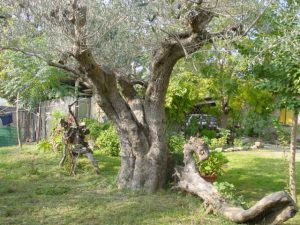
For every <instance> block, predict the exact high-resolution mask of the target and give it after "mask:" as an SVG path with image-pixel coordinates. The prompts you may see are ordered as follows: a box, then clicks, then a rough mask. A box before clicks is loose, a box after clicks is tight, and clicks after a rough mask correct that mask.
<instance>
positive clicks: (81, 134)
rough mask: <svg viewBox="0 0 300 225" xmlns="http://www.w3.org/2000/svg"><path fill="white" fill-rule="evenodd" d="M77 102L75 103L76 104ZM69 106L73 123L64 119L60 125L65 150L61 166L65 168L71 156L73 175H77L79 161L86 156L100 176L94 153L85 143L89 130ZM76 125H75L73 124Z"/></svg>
mask: <svg viewBox="0 0 300 225" xmlns="http://www.w3.org/2000/svg"><path fill="white" fill-rule="evenodd" d="M75 103H76V101H75V102H74V103H73V104H75ZM73 104H71V105H69V113H70V116H71V118H72V120H71V122H70V121H66V120H64V119H61V121H60V125H61V126H62V127H63V129H64V135H63V139H64V150H63V156H62V159H61V160H60V163H59V165H60V166H63V165H64V163H65V161H66V159H67V156H69V158H70V161H71V171H70V172H71V174H73V175H75V173H76V167H77V160H78V158H79V157H80V156H81V155H85V156H86V157H87V158H88V159H89V161H90V162H91V164H92V165H93V167H94V168H95V171H96V173H97V174H100V169H99V167H98V162H97V160H96V159H95V158H94V155H93V151H92V149H91V148H90V147H89V145H88V143H87V142H86V141H85V135H87V134H89V130H88V129H87V128H86V126H85V125H80V124H79V123H78V120H77V118H76V117H75V116H74V114H73V112H72V110H71V107H72V105H73ZM73 123H74V124H73Z"/></svg>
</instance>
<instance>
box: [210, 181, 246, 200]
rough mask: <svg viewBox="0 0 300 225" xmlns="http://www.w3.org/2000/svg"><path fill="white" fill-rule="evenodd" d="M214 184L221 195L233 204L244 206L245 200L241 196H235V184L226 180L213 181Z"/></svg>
mask: <svg viewBox="0 0 300 225" xmlns="http://www.w3.org/2000/svg"><path fill="white" fill-rule="evenodd" d="M214 186H215V187H216V188H217V190H218V191H219V193H220V194H221V195H222V197H224V198H226V199H227V200H229V201H230V202H232V203H233V204H234V205H241V206H245V205H246V202H245V200H244V197H243V196H237V195H235V193H236V192H237V190H236V188H235V186H234V185H233V184H231V183H228V182H214Z"/></svg>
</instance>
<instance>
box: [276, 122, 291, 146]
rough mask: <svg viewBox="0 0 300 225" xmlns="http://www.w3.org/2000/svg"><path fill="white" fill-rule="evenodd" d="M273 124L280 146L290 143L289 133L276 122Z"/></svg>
mask: <svg viewBox="0 0 300 225" xmlns="http://www.w3.org/2000/svg"><path fill="white" fill-rule="evenodd" d="M273 124H274V128H275V131H276V134H277V137H278V140H279V142H280V144H282V145H288V144H289V142H290V135H291V134H290V132H289V131H288V130H287V129H284V127H282V125H281V124H280V123H279V121H278V120H274V121H273Z"/></svg>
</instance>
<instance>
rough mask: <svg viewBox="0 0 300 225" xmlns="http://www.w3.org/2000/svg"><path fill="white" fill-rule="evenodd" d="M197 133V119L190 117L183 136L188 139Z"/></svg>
mask: <svg viewBox="0 0 300 225" xmlns="http://www.w3.org/2000/svg"><path fill="white" fill-rule="evenodd" d="M198 133H199V118H197V117H192V118H191V120H190V122H189V124H188V125H187V127H186V128H185V134H186V135H187V136H188V137H191V136H197V135H198Z"/></svg>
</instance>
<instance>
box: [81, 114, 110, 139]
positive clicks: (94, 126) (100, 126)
mask: <svg viewBox="0 0 300 225" xmlns="http://www.w3.org/2000/svg"><path fill="white" fill-rule="evenodd" d="M83 122H85V125H86V127H87V129H89V131H90V137H91V139H93V140H96V139H97V138H98V136H99V135H100V133H101V132H102V131H104V130H107V129H108V128H109V127H110V123H100V122H98V121H97V120H95V119H91V118H84V119H83Z"/></svg>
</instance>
